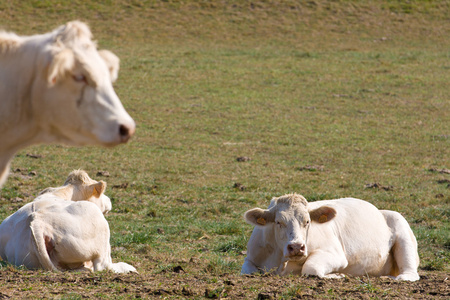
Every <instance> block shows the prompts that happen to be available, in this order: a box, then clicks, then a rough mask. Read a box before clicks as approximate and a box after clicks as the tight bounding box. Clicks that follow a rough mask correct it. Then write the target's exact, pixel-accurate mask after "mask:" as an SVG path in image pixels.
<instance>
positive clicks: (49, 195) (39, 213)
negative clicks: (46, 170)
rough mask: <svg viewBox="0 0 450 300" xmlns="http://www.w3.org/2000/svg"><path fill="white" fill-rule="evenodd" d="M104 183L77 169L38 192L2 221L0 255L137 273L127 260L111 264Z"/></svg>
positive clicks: (37, 264) (53, 266) (42, 264)
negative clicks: (33, 197) (60, 183)
mask: <svg viewBox="0 0 450 300" xmlns="http://www.w3.org/2000/svg"><path fill="white" fill-rule="evenodd" d="M105 188H106V183H105V182H103V181H100V182H97V181H95V180H92V179H91V178H89V176H88V174H87V173H86V172H84V171H81V170H79V171H73V172H72V173H70V174H69V177H68V178H67V180H66V182H65V184H64V186H62V187H58V188H47V189H45V190H44V191H42V192H41V193H40V194H39V196H38V197H37V198H36V199H35V200H34V201H33V202H30V203H28V204H26V205H24V206H23V207H22V208H20V209H19V210H18V211H17V212H15V213H14V214H12V215H11V216H9V217H8V218H6V219H5V220H4V221H3V222H2V223H1V225H0V256H1V258H2V259H3V260H4V261H7V262H9V263H11V264H14V265H16V266H21V265H23V266H25V267H27V268H29V269H38V268H43V269H46V270H51V271H63V270H86V269H87V270H91V271H101V270H105V269H106V270H112V271H114V272H116V273H126V272H136V269H135V268H134V267H133V266H131V265H129V264H126V263H123V262H120V263H112V260H111V247H110V244H109V235H110V234H109V226H108V222H107V221H106V219H105V217H104V216H103V213H107V212H108V211H110V210H111V201H110V199H109V198H108V197H107V196H105V195H104V194H103V193H104V191H105ZM83 200H84V201H83Z"/></svg>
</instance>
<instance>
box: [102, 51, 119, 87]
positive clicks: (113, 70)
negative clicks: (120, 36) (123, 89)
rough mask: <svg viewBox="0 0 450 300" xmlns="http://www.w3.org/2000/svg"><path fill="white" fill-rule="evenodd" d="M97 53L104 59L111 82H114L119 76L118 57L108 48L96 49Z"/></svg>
mask: <svg viewBox="0 0 450 300" xmlns="http://www.w3.org/2000/svg"><path fill="white" fill-rule="evenodd" d="M98 54H100V57H101V58H102V59H103V60H104V61H105V63H106V66H107V67H108V70H109V73H110V74H111V82H115V81H116V80H117V77H118V76H119V64H120V60H119V58H118V57H117V56H116V55H115V54H114V53H112V52H111V51H108V50H100V51H98Z"/></svg>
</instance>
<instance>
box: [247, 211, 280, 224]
mask: <svg viewBox="0 0 450 300" xmlns="http://www.w3.org/2000/svg"><path fill="white" fill-rule="evenodd" d="M244 219H245V221H246V222H247V223H249V224H250V225H254V226H265V225H267V224H268V223H273V221H274V220H275V215H274V213H273V212H271V211H270V210H265V209H261V208H253V209H250V210H248V211H247V212H246V213H245V214H244Z"/></svg>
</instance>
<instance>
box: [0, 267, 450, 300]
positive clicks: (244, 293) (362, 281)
mask: <svg viewBox="0 0 450 300" xmlns="http://www.w3.org/2000/svg"><path fill="white" fill-rule="evenodd" d="M180 268H181V267H180ZM180 268H176V267H175V268H173V270H171V271H168V272H161V273H159V274H146V273H144V274H127V275H117V274H112V273H109V272H102V273H95V274H88V273H50V272H42V271H25V270H20V271H17V270H14V269H12V268H4V269H3V270H2V272H0V283H1V285H2V290H1V292H0V299H10V298H14V299H17V298H54V297H60V296H63V295H66V296H67V295H71V297H74V296H76V297H79V298H87V299H89V298H98V297H101V296H103V297H122V298H160V297H161V298H180V297H181V298H203V299H225V298H228V299H280V298H287V299H300V298H301V299H313V298H317V297H321V298H331V299H342V298H345V299H371V298H374V297H376V298H382V299H425V298H426V299H431V298H433V299H448V298H449V297H450V287H449V279H448V275H447V274H444V273H437V272H421V273H420V275H421V280H419V281H417V282H398V281H395V280H391V279H389V278H368V277H361V278H360V277H353V278H352V277H350V278H345V279H321V278H316V277H279V276H259V275H254V276H240V275H235V274H221V275H220V276H212V275H208V274H199V273H189V272H186V271H185V270H184V269H183V268H181V269H180Z"/></svg>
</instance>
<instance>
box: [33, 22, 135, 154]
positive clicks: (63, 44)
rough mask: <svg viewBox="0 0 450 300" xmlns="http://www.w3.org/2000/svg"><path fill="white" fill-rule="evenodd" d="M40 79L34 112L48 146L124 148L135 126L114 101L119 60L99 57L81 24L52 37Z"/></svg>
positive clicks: (108, 54) (103, 54)
mask: <svg viewBox="0 0 450 300" xmlns="http://www.w3.org/2000/svg"><path fill="white" fill-rule="evenodd" d="M52 34H53V35H52V38H51V40H50V46H49V47H47V51H46V52H45V57H43V58H42V57H41V59H39V61H41V62H42V64H44V65H43V66H42V70H43V75H44V76H43V77H42V83H41V84H34V85H33V89H34V90H33V92H32V97H33V107H34V111H35V115H38V116H39V117H40V122H39V124H40V126H42V128H43V129H44V131H45V132H47V133H48V136H50V137H51V139H52V140H56V141H61V142H64V143H68V144H73V145H86V144H92V145H103V146H114V145H117V144H119V143H124V142H127V141H128V139H129V138H130V137H131V136H132V135H133V134H134V131H135V123H134V121H133V119H132V118H131V117H130V116H129V115H128V113H127V112H126V111H125V109H124V107H123V106H122V103H121V102H120V100H119V98H118V96H117V95H116V93H115V91H114V88H113V85H112V84H113V82H114V81H115V80H116V79H117V76H118V70H119V59H118V58H117V56H115V55H114V54H113V53H111V52H109V51H107V50H101V51H98V50H97V47H96V44H95V42H93V41H92V40H91V37H92V34H91V32H90V30H89V28H88V27H87V25H86V24H84V23H82V22H79V21H74V22H69V23H67V24H66V25H64V26H61V27H60V28H58V29H56V30H55V31H54V32H53V33H52Z"/></svg>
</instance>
